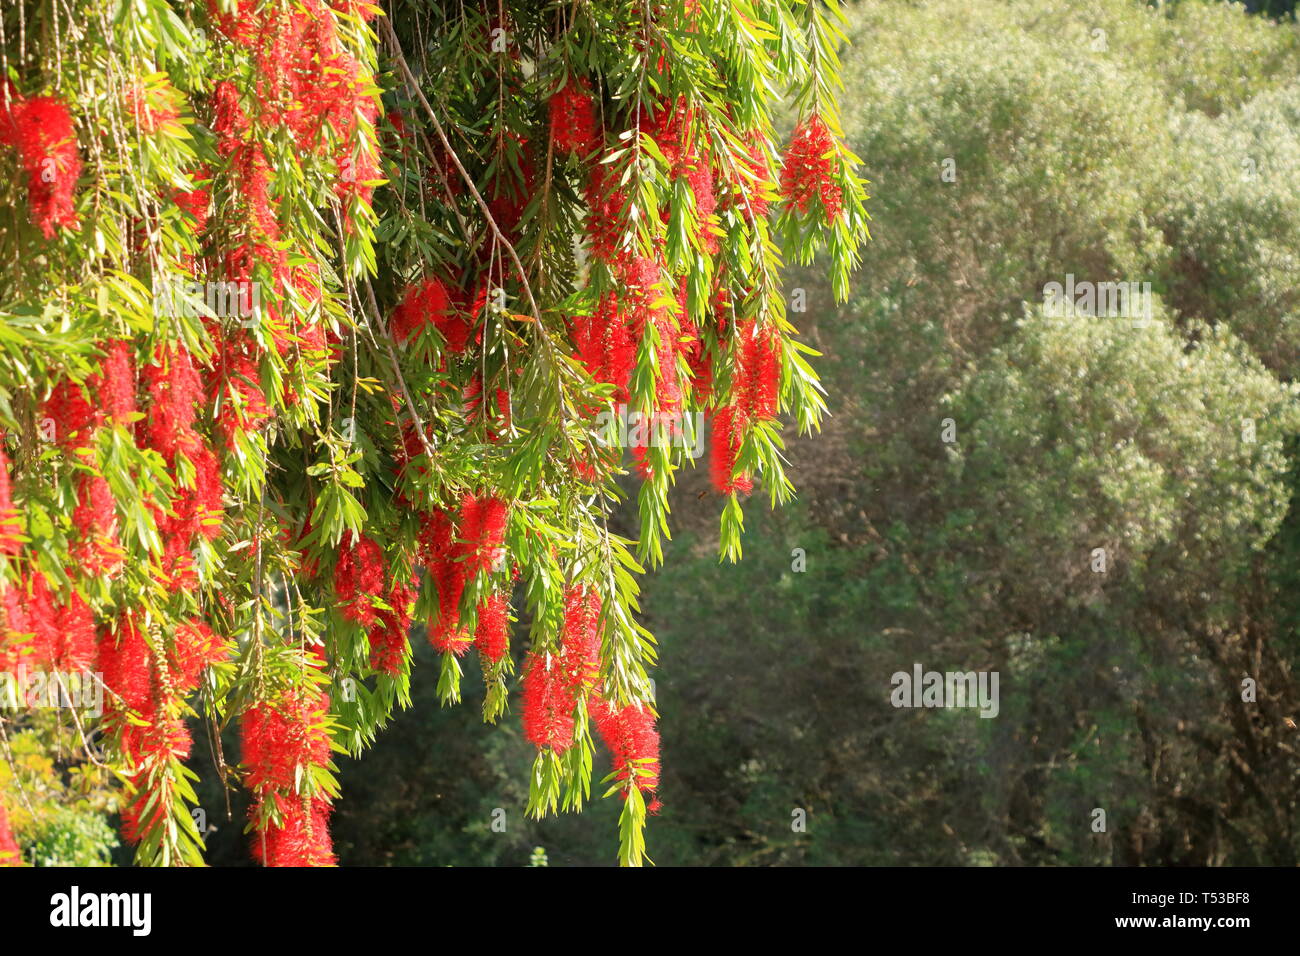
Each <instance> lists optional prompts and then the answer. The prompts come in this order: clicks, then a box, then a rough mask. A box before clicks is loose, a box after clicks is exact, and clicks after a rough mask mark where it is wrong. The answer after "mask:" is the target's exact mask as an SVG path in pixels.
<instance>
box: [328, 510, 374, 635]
mask: <svg viewBox="0 0 1300 956" xmlns="http://www.w3.org/2000/svg"><path fill="white" fill-rule="evenodd" d="M383 587H384V550H383V548H381V547H380V546H379V545H378V544H376V543H375V542H374V541H372V540H371V539H370V538H367V537H366V536H365V535H361V536H360V537H359V538H358V536H357V535H356V534H354V533H353V532H351V531H349V532H347V533H345V534H344V536H343V540H342V542H341V543H340V547H339V557H338V562H337V563H336V564H335V565H334V593H335V595H337V597H338V600H339V613H340V614H342V615H343V616H344V617H345V618H347V619H348V620H350V621H356V622H357V623H358V624H360V625H362V626H363V627H370V626H371V625H373V624H374V623H375V605H374V602H372V601H371V600H370V598H371V596H372V595H378V594H380V593H381V592H382V591H383Z"/></svg>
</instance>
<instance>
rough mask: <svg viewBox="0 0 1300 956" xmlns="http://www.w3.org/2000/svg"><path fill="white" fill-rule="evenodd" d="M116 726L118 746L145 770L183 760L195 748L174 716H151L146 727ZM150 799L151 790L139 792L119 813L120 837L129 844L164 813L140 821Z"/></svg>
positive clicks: (161, 810)
mask: <svg viewBox="0 0 1300 956" xmlns="http://www.w3.org/2000/svg"><path fill="white" fill-rule="evenodd" d="M118 727H119V728H120V732H119V735H118V747H119V748H120V749H121V751H122V756H123V757H125V758H126V762H127V763H128V764H129V765H130V766H132V767H136V768H145V767H150V766H157V765H158V764H160V763H162V762H164V761H167V760H186V759H188V758H189V755H190V750H191V749H193V747H194V738H193V737H191V736H190V731H189V728H188V727H186V726H185V721H183V720H181V719H180V718H179V717H177V716H174V715H166V714H163V715H150V716H149V723H148V724H144V725H141V724H135V723H127V722H118ZM149 796H150V791H148V790H145V789H141V790H140V791H139V792H138V793H137V795H136V797H135V799H134V800H132V802H131V803H130V804H128V805H127V807H126V808H125V809H123V811H122V835H123V836H125V837H126V839H127V841H128V842H131V843H137V842H139V839H140V837H141V836H143V835H144V832H145V831H146V830H147V829H148V827H149V826H152V824H153V823H155V822H157V820H159V819H161V818H162V816H163V815H164V814H165V812H166V809H167V808H166V806H165V805H164V806H161V807H159V808H158V810H157V811H156V812H154V813H152V814H151V815H150V818H149V819H148V820H145V819H143V818H142V814H143V812H144V810H145V804H146V803H147V802H148V799H149Z"/></svg>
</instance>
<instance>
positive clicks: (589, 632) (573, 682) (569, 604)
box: [560, 587, 601, 695]
mask: <svg viewBox="0 0 1300 956" xmlns="http://www.w3.org/2000/svg"><path fill="white" fill-rule="evenodd" d="M600 606H601V602H600V595H599V594H597V593H596V592H595V591H594V590H591V589H587V588H581V587H571V588H569V591H568V593H567V594H566V595H565V599H564V631H563V633H562V635H561V642H560V669H561V671H562V672H563V674H564V681H565V684H566V685H567V687H568V689H569V691H570V692H571V693H573V694H575V695H578V694H582V693H585V692H586V691H588V690H590V689H591V688H592V687H594V686H595V685H596V678H597V676H598V675H599V674H600Z"/></svg>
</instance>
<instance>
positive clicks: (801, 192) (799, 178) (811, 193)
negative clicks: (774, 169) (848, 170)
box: [781, 113, 844, 222]
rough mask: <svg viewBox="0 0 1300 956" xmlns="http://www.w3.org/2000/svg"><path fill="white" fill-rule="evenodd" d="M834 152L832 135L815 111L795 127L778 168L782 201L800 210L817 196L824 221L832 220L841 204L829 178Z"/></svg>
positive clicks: (836, 189) (804, 209)
mask: <svg viewBox="0 0 1300 956" xmlns="http://www.w3.org/2000/svg"><path fill="white" fill-rule="evenodd" d="M836 155H837V147H836V144H835V137H834V136H833V135H832V134H831V131H830V128H829V127H828V126H827V125H826V122H825V121H824V120H823V119H822V118H821V117H820V116H818V115H817V114H816V113H814V114H813V115H812V116H810V117H808V118H807V119H805V120H804V121H803V122H802V123H800V124H799V125H798V126H797V127H795V131H794V136H793V137H792V138H791V140H790V146H789V148H788V149H787V150H786V154H785V166H784V168H783V169H782V170H781V195H782V196H784V197H785V200H786V202H787V203H789V204H790V205H792V206H795V207H796V208H797V209H798V210H799V211H800V212H801V213H802V212H807V211H808V204H809V203H810V202H811V201H812V199H813V197H817V198H818V199H820V200H821V204H822V209H824V210H825V211H826V221H827V222H831V221H833V220H834V219H835V217H836V216H838V215H839V214H840V209H841V208H842V207H843V204H844V197H843V194H842V193H841V191H840V187H839V184H838V183H836V182H835V180H834V178H833V174H834V168H835V163H836Z"/></svg>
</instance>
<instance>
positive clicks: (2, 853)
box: [0, 803, 23, 866]
mask: <svg viewBox="0 0 1300 956" xmlns="http://www.w3.org/2000/svg"><path fill="white" fill-rule="evenodd" d="M22 865H23V851H22V849H21V848H20V847H19V846H18V841H17V840H15V839H14V835H13V833H12V831H10V829H9V814H8V813H7V812H6V810H5V805H4V804H3V803H0V866H22Z"/></svg>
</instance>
